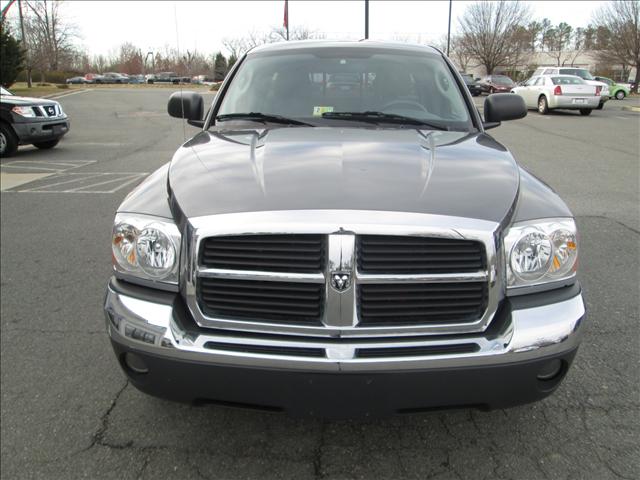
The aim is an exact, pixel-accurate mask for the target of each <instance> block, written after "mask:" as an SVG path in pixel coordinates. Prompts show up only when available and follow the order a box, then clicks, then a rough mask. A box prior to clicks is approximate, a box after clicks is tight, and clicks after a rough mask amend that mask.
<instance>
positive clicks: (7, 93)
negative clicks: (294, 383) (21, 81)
mask: <svg viewBox="0 0 640 480" xmlns="http://www.w3.org/2000/svg"><path fill="white" fill-rule="evenodd" d="M0 95H13V93H11V92H10V91H9V90H5V88H4V87H0Z"/></svg>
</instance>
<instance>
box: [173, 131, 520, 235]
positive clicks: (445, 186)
mask: <svg viewBox="0 0 640 480" xmlns="http://www.w3.org/2000/svg"><path fill="white" fill-rule="evenodd" d="M518 185H519V170H518V166H517V165H516V162H515V160H514V159H513V157H512V155H511V154H510V153H509V152H508V151H507V149H506V148H504V147H503V146H502V145H501V144H499V143H498V142H496V141H495V140H494V139H493V138H492V137H490V136H489V135H487V134H484V133H469V132H444V131H428V132H426V131H419V130H411V129H388V130H385V129H374V128H325V127H316V128H304V127H302V128H300V127H285V128H275V129H271V130H269V129H264V130H242V131H224V132H215V131H203V132H201V133H200V134H198V135H197V136H195V137H194V138H193V139H191V140H190V141H188V142H187V143H185V144H184V145H183V146H182V147H181V148H180V149H179V150H178V151H177V152H176V154H175V156H174V158H173V160H172V162H171V165H170V168H169V189H170V194H171V195H172V196H173V200H174V201H175V202H177V204H178V206H179V207H180V209H181V210H182V212H183V214H184V215H186V216H187V217H188V218H192V217H198V216H203V215H214V214H223V213H239V212H255V211H270V210H307V209H348V210H378V211H401V212H416V213H428V214H437V215H453V216H460V217H468V218H477V219H482V220H489V221H494V222H498V223H500V222H502V221H503V220H504V219H505V217H507V216H509V214H510V213H511V212H512V211H513V207H514V203H515V201H516V198H517V195H518Z"/></svg>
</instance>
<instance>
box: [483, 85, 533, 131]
mask: <svg viewBox="0 0 640 480" xmlns="http://www.w3.org/2000/svg"><path fill="white" fill-rule="evenodd" d="M526 116H527V106H526V105H525V103H524V99H523V98H522V97H521V96H520V95H518V94H515V93H494V94H493V95H489V96H488V97H487V99H486V100H485V101H484V128H485V129H488V128H494V127H497V126H499V125H500V122H504V121H507V120H517V119H518V118H524V117H526Z"/></svg>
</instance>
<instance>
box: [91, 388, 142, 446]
mask: <svg viewBox="0 0 640 480" xmlns="http://www.w3.org/2000/svg"><path fill="white" fill-rule="evenodd" d="M128 386H129V380H126V381H125V382H124V385H123V386H122V388H120V390H118V391H117V392H116V394H115V395H114V397H113V400H111V403H110V404H109V407H108V408H107V410H106V411H105V412H104V414H103V415H102V417H100V426H99V427H98V430H96V432H95V433H94V434H93V437H92V438H91V443H90V444H89V446H88V447H87V448H85V449H84V450H83V451H87V450H91V449H92V448H93V447H95V446H96V445H101V446H105V447H109V448H122V449H124V448H130V447H131V446H132V445H133V442H128V443H127V444H125V445H124V446H121V447H115V446H114V445H110V444H108V443H106V442H105V441H104V435H105V433H106V432H107V429H108V428H109V415H111V412H112V411H113V409H114V408H116V405H117V404H118V400H119V399H120V396H121V395H122V393H123V392H124V391H125V389H126V388H127V387H128Z"/></svg>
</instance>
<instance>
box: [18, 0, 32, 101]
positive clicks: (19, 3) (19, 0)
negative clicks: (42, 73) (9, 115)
mask: <svg viewBox="0 0 640 480" xmlns="http://www.w3.org/2000/svg"><path fill="white" fill-rule="evenodd" d="M18 13H19V15H20V34H21V35H22V46H23V47H24V49H25V52H26V53H25V55H26V57H27V58H26V60H27V87H28V88H31V62H30V61H29V48H28V47H27V38H26V37H25V36H24V18H22V0H18Z"/></svg>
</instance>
